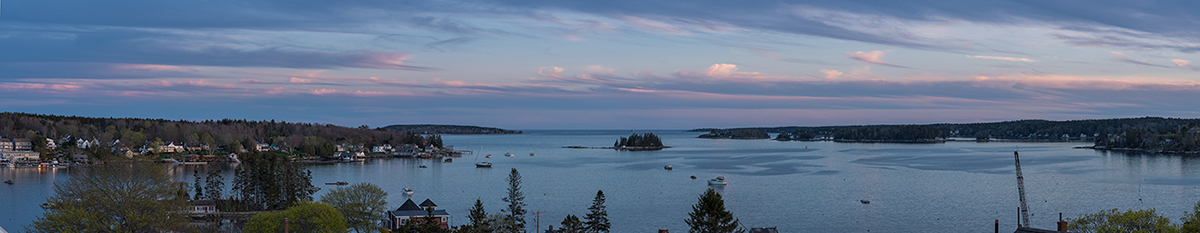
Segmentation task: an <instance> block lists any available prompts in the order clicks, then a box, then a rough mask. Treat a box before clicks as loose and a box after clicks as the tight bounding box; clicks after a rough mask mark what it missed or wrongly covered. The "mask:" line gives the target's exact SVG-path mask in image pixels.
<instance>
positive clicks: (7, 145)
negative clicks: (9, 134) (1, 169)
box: [0, 138, 14, 151]
mask: <svg viewBox="0 0 1200 233" xmlns="http://www.w3.org/2000/svg"><path fill="white" fill-rule="evenodd" d="M13 148H14V147H13V142H12V140H8V139H4V138H0V151H12V150H13Z"/></svg>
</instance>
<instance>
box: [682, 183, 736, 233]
mask: <svg viewBox="0 0 1200 233" xmlns="http://www.w3.org/2000/svg"><path fill="white" fill-rule="evenodd" d="M688 216H689V217H691V218H689V219H687V220H684V222H687V224H688V226H689V227H691V228H692V229H691V230H688V232H689V233H732V232H737V233H743V232H745V229H738V225H739V224H738V220H737V219H736V218H734V217H733V213H730V212H729V211H726V210H725V200H722V199H721V194H719V193H717V191H714V190H713V189H711V188H710V189H708V191H705V192H704V194H703V195H700V200H699V202H697V203H696V205H693V206H692V212H691V213H688Z"/></svg>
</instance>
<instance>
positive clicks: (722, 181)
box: [708, 176, 728, 185]
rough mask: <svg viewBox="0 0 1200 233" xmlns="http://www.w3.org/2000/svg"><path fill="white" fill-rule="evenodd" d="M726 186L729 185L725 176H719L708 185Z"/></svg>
mask: <svg viewBox="0 0 1200 233" xmlns="http://www.w3.org/2000/svg"><path fill="white" fill-rule="evenodd" d="M726 184H728V183H726V182H725V177H724V176H718V177H717V178H713V179H711V180H708V185H726Z"/></svg>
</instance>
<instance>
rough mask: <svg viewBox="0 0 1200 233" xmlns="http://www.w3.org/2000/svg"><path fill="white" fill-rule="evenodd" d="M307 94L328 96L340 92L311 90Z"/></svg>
mask: <svg viewBox="0 0 1200 233" xmlns="http://www.w3.org/2000/svg"><path fill="white" fill-rule="evenodd" d="M308 93H309V94H313V95H328V94H337V93H341V91H338V90H334V89H312V90H309V91H308Z"/></svg>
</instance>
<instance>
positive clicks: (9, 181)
mask: <svg viewBox="0 0 1200 233" xmlns="http://www.w3.org/2000/svg"><path fill="white" fill-rule="evenodd" d="M4 183H5V184H13V183H15V182H13V181H12V180H6V181H4Z"/></svg>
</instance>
